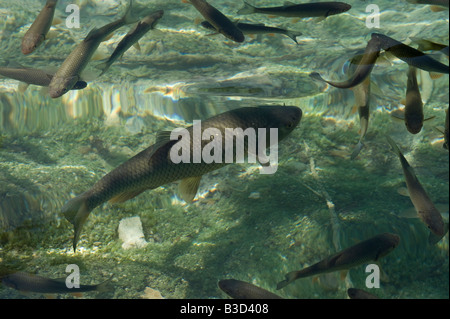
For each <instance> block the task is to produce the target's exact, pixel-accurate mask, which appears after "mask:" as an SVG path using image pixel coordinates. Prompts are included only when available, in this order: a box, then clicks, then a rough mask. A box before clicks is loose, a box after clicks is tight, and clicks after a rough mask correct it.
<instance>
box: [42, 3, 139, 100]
mask: <svg viewBox="0 0 450 319" xmlns="http://www.w3.org/2000/svg"><path fill="white" fill-rule="evenodd" d="M131 6H132V0H130V5H129V7H128V10H127V12H126V14H125V15H124V16H123V17H122V18H121V19H119V20H117V21H114V22H111V23H109V24H107V25H105V26H103V27H101V28H99V29H94V30H92V31H91V32H89V34H88V35H87V36H86V38H85V39H84V40H83V41H81V43H79V44H78V45H77V46H76V47H75V49H74V50H73V51H72V52H71V53H70V54H69V56H68V57H67V58H66V59H65V60H64V62H63V63H62V64H61V66H60V67H59V69H58V71H56V73H55V76H54V77H53V79H52V81H51V82H50V85H49V93H50V96H51V97H52V98H58V97H60V96H62V95H64V94H65V93H67V92H68V91H69V90H70V89H71V88H72V87H73V85H74V84H75V83H76V82H77V81H79V80H80V79H81V72H82V71H83V70H84V68H85V67H86V66H87V64H88V62H89V60H90V59H91V57H92V55H93V54H94V52H95V51H96V50H97V48H98V46H99V45H100V43H101V42H102V41H104V40H105V39H106V38H107V37H108V36H109V35H110V34H111V33H112V32H114V31H115V30H117V29H118V28H120V27H122V26H124V25H126V24H130V23H133V22H135V21H134V19H132V17H131Z"/></svg>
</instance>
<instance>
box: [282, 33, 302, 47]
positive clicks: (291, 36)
mask: <svg viewBox="0 0 450 319" xmlns="http://www.w3.org/2000/svg"><path fill="white" fill-rule="evenodd" d="M302 34H303V33H301V32H300V31H287V32H286V35H287V36H288V37H289V38H291V39H292V40H294V42H295V43H297V44H298V42H297V37H299V36H301V35H302Z"/></svg>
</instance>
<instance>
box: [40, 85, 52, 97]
mask: <svg viewBox="0 0 450 319" xmlns="http://www.w3.org/2000/svg"><path fill="white" fill-rule="evenodd" d="M49 92H50V90H49V88H48V86H43V87H41V89H40V90H39V93H40V94H41V95H42V96H48V94H49Z"/></svg>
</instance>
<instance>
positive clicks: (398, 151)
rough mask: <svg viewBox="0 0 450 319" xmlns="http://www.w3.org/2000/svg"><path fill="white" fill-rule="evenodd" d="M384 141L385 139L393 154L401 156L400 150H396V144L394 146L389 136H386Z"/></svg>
mask: <svg viewBox="0 0 450 319" xmlns="http://www.w3.org/2000/svg"><path fill="white" fill-rule="evenodd" d="M386 139H387V141H388V143H389V145H391V147H392V150H393V151H394V153H395V154H397V155H398V156H400V157H402V156H403V154H402V152H401V151H400V149H399V148H398V146H397V144H395V142H394V140H393V139H392V138H390V137H389V136H386Z"/></svg>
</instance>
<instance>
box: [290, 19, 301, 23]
mask: <svg viewBox="0 0 450 319" xmlns="http://www.w3.org/2000/svg"><path fill="white" fill-rule="evenodd" d="M299 21H300V18H293V19H291V23H297V22H299Z"/></svg>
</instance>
